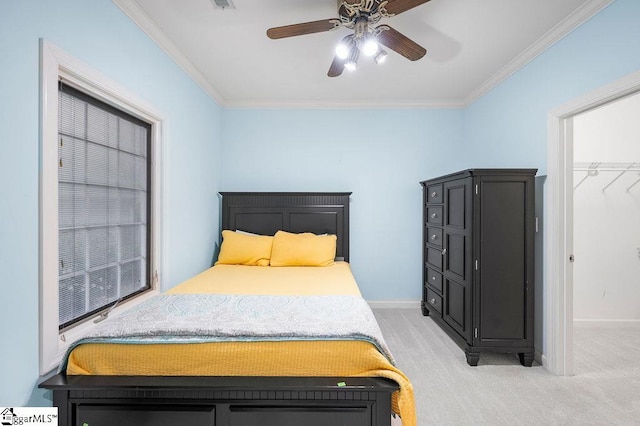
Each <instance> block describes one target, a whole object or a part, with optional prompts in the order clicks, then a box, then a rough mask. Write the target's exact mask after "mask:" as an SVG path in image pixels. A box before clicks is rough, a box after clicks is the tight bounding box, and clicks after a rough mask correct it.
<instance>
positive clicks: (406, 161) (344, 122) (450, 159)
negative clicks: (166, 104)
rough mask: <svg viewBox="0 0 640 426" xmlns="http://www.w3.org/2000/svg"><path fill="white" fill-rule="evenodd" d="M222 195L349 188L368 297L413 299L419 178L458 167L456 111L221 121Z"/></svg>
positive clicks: (314, 113)
mask: <svg viewBox="0 0 640 426" xmlns="http://www.w3.org/2000/svg"><path fill="white" fill-rule="evenodd" d="M223 117H224V119H223V122H224V126H223V140H224V144H223V150H222V157H223V159H224V163H223V168H222V170H223V177H222V188H223V189H224V190H225V191H351V192H353V195H352V196H351V209H350V213H351V218H350V219H351V220H350V235H351V237H350V262H351V266H352V269H353V272H354V275H355V277H356V279H357V281H358V285H359V286H360V288H361V290H362V292H363V295H364V297H365V298H366V299H368V300H394V299H395V300H407V299H412V300H417V299H419V298H420V297H421V294H422V293H421V290H420V282H421V279H422V278H421V276H422V275H421V270H420V258H421V256H422V252H421V249H420V247H421V243H420V241H421V238H422V231H421V225H420V224H421V222H422V211H421V209H420V205H421V203H422V191H421V186H420V185H419V182H420V181H421V180H424V179H426V178H429V177H435V176H437V175H438V174H442V173H445V172H448V171H451V170H452V169H456V168H458V167H461V166H462V163H460V162H459V160H457V158H459V157H458V153H459V152H460V151H461V149H462V124H463V123H462V112H461V111H460V110H427V109H425V110H376V109H371V110H276V109H268V110H253V109H228V110H225V111H224V115H223Z"/></svg>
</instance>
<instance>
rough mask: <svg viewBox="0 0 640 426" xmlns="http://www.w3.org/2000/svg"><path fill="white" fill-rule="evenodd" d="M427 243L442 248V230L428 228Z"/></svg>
mask: <svg viewBox="0 0 640 426" xmlns="http://www.w3.org/2000/svg"><path fill="white" fill-rule="evenodd" d="M426 232H427V235H426V239H427V243H429V244H433V245H434V246H438V247H442V228H427V231H426Z"/></svg>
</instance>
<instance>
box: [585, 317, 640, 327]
mask: <svg viewBox="0 0 640 426" xmlns="http://www.w3.org/2000/svg"><path fill="white" fill-rule="evenodd" d="M573 322H574V323H580V324H583V325H589V324H591V325H598V324H612V323H614V324H620V323H630V324H638V323H640V319H586V318H574V319H573Z"/></svg>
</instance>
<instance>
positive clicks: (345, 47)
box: [336, 35, 355, 60]
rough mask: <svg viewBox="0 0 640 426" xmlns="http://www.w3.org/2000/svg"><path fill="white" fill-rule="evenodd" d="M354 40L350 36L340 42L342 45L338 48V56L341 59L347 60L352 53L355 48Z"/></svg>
mask: <svg viewBox="0 0 640 426" xmlns="http://www.w3.org/2000/svg"><path fill="white" fill-rule="evenodd" d="M354 44H355V43H354V42H353V38H352V37H351V36H350V35H349V36H346V37H345V38H343V39H342V41H340V43H339V44H338V45H337V46H336V56H337V57H338V58H340V59H343V60H344V59H347V58H348V57H349V54H350V53H351V49H353V46H354Z"/></svg>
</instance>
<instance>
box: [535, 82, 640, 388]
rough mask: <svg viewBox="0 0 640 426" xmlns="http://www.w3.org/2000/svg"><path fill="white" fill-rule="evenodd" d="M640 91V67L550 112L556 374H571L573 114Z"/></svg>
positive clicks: (548, 259) (550, 300)
mask: <svg viewBox="0 0 640 426" xmlns="http://www.w3.org/2000/svg"><path fill="white" fill-rule="evenodd" d="M638 91H640V71H638V72H635V73H633V74H629V75H627V76H626V77H623V78H621V79H620V80H617V81H615V82H613V83H611V84H608V85H606V86H603V87H601V88H599V89H596V90H594V91H592V92H589V93H587V94H586V95H583V96H580V97H579V98H576V99H574V100H572V101H570V102H568V103H566V104H564V105H561V106H559V107H557V108H555V109H553V110H551V111H550V112H549V115H548V120H547V128H548V137H547V190H546V191H545V211H544V217H545V221H544V247H545V250H544V253H545V256H544V271H545V272H544V278H545V284H544V290H545V291H544V294H545V296H544V310H543V312H544V318H543V321H544V326H543V333H544V353H545V356H544V357H543V364H544V365H545V367H546V368H547V369H548V370H549V371H551V372H552V373H554V374H558V375H562V376H569V375H572V374H573V265H572V264H571V262H570V260H569V256H571V255H572V251H573V116H575V115H576V114H579V113H581V112H585V111H587V110H590V109H593V108H596V107H599V106H601V105H604V104H606V103H609V102H612V101H614V100H617V99H619V98H622V97H624V96H627V95H630V94H632V93H634V92H638Z"/></svg>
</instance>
